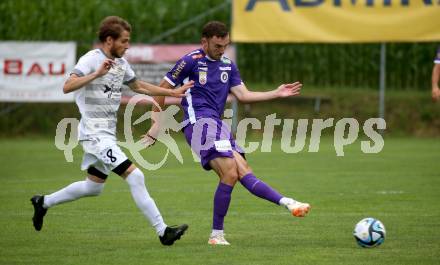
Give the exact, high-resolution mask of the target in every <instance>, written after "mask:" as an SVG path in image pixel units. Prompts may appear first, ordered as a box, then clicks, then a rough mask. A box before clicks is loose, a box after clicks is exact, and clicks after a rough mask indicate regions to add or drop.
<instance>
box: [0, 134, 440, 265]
mask: <svg viewBox="0 0 440 265" xmlns="http://www.w3.org/2000/svg"><path fill="white" fill-rule="evenodd" d="M332 144H333V141H332V139H331V138H326V139H323V140H322V141H321V149H320V151H319V152H318V153H307V152H306V151H302V152H300V153H298V154H285V153H283V152H282V151H281V150H280V148H279V142H278V143H275V144H274V148H273V152H272V153H260V152H257V153H253V154H249V155H248V160H249V163H250V164H251V165H252V167H253V169H254V172H255V173H256V175H257V176H258V177H260V178H261V179H263V180H264V181H266V182H267V183H269V184H271V185H272V186H273V187H275V188H277V189H278V190H279V191H280V192H281V193H283V194H286V195H290V196H293V197H295V198H297V199H298V200H301V201H307V202H310V203H311V204H312V211H311V213H310V214H309V216H307V217H306V218H302V219H299V218H293V217H292V216H290V214H289V213H288V212H287V211H286V210H285V209H283V208H281V207H279V206H275V205H273V204H271V203H268V202H266V201H263V200H261V199H259V198H256V197H254V196H252V195H250V194H249V193H248V192H247V191H246V190H245V189H244V188H243V187H242V186H241V185H239V184H238V185H237V186H236V188H235V190H234V192H233V197H232V198H233V199H232V203H231V206H230V210H229V214H228V216H227V218H226V223H225V228H226V233H227V239H228V240H229V241H230V243H231V244H232V245H231V246H229V247H212V246H209V245H207V239H208V235H209V233H210V225H211V214H212V198H213V194H214V190H215V187H216V184H217V178H216V176H215V175H214V174H213V173H212V172H209V173H207V172H205V171H203V170H202V169H201V167H200V166H199V165H198V164H197V163H196V162H194V161H193V160H192V156H191V154H190V152H189V148H188V147H187V146H186V145H185V144H184V143H183V142H182V141H180V142H179V145H180V146H181V151H182V152H183V154H184V164H183V165H181V164H180V163H179V162H178V161H177V160H176V159H174V158H173V157H171V158H170V159H169V161H168V162H167V164H166V166H165V167H164V168H162V169H160V170H158V171H151V172H148V171H147V170H143V171H144V173H145V175H146V179H147V180H146V182H147V185H148V188H149V191H150V194H151V195H152V196H153V198H154V199H155V200H156V203H157V204H158V206H159V208H160V210H161V212H162V215H163V216H164V218H165V221H166V222H167V223H168V224H179V223H182V222H185V223H188V224H189V225H190V229H189V230H188V232H187V234H186V235H185V236H184V237H183V238H182V240H180V241H178V242H177V243H176V244H175V245H174V246H172V247H164V246H162V245H161V244H160V243H159V241H158V238H157V237H156V235H155V233H154V231H153V229H152V228H151V227H150V226H149V224H148V222H147V221H146V220H145V219H144V217H143V216H142V215H141V213H140V212H139V211H138V209H137V208H136V206H135V204H134V202H133V201H132V199H131V196H130V193H129V190H128V187H127V185H126V184H125V183H124V182H123V181H121V179H120V178H119V177H118V176H116V175H111V176H110V177H109V180H108V181H107V184H106V187H105V189H104V192H103V194H102V195H101V196H100V197H97V198H86V199H81V200H79V201H76V202H72V203H68V204H64V205H59V206H56V207H55V208H52V209H50V210H49V211H48V214H47V216H46V218H45V223H44V227H43V230H42V231H41V232H36V231H34V229H33V227H32V223H31V217H32V214H33V208H32V206H31V204H30V201H29V199H30V197H31V196H32V195H33V194H35V193H44V194H47V193H50V192H53V191H55V190H57V189H59V188H61V187H63V186H65V185H67V184H69V183H71V182H73V181H77V180H81V179H83V177H84V174H83V173H82V172H81V171H80V170H79V164H80V160H81V155H82V151H81V150H80V148H79V147H77V148H76V149H75V152H74V153H75V155H74V159H75V160H74V163H67V162H65V160H64V156H63V153H62V152H61V151H59V150H57V149H56V148H55V146H54V143H53V140H52V139H13V140H11V139H2V140H0V146H1V148H0V157H1V162H0V169H1V174H0V176H1V177H0V181H1V182H0V183H1V189H0V202H1V203H0V213H1V214H0V237H1V241H0V264H5V265H12V264H76V265H78V264H81V265H85V264H94V265H95V264H118V265H119V264H399V265H401V264H439V263H440V258H439V253H440V174H439V172H440V171H439V169H440V166H439V159H440V153H439V150H440V141H439V139H412V138H398V139H385V147H384V150H383V151H382V152H381V153H380V154H363V153H362V152H361V150H360V142H359V141H356V142H355V143H354V144H353V145H351V146H349V148H347V149H346V150H345V156H344V157H336V155H335V151H334V148H333V146H332ZM163 151H164V150H163V148H162V147H161V146H160V145H157V146H154V148H152V149H150V150H145V151H143V154H144V155H145V157H146V158H148V159H150V160H159V159H161V157H162V156H163ZM369 216H372V217H376V218H378V219H380V220H381V221H382V222H383V223H384V224H385V226H386V229H387V238H386V240H385V243H384V244H383V245H382V246H380V247H378V248H374V249H362V248H360V247H358V246H357V245H356V243H355V241H354V239H353V237H352V230H353V228H354V225H355V224H356V222H357V221H359V220H360V219H362V218H364V217H369Z"/></svg>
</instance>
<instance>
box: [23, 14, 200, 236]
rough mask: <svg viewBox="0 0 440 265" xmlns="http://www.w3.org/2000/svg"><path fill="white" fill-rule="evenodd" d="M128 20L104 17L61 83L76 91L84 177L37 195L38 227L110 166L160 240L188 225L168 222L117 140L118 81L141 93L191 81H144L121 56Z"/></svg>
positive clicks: (100, 183) (92, 191) (97, 184)
mask: <svg viewBox="0 0 440 265" xmlns="http://www.w3.org/2000/svg"><path fill="white" fill-rule="evenodd" d="M130 32H131V26H130V24H129V23H128V22H127V21H125V20H123V19H122V18H120V17H116V16H110V17H106V18H105V19H104V20H103V21H102V22H101V25H100V28H99V32H98V37H99V40H100V41H101V43H102V47H101V48H100V49H95V50H91V51H89V52H88V53H86V54H85V55H84V56H82V57H81V58H80V59H79V61H78V63H77V64H76V66H75V68H74V70H73V71H72V73H71V75H70V77H69V78H68V79H67V81H66V83H65V84H64V87H63V91H64V93H70V92H73V91H76V104H77V105H78V108H79V110H80V112H81V121H80V123H79V128H78V130H79V141H80V143H81V145H82V147H83V149H84V157H83V162H82V165H81V169H82V170H87V173H88V175H87V178H86V179H85V180H83V181H78V182H74V183H72V184H70V185H68V186H67V187H65V188H63V189H61V190H59V191H56V192H54V193H52V194H49V195H44V196H42V195H35V196H33V197H32V199H31V202H32V204H33V206H34V216H33V218H32V221H33V225H34V227H35V229H36V230H37V231H40V230H41V228H42V225H43V217H44V216H45V214H46V212H47V209H49V208H51V207H53V206H55V205H58V204H61V203H65V202H69V201H74V200H77V199H79V198H82V197H87V196H97V195H99V194H100V193H101V192H102V190H103V188H104V183H105V180H106V178H107V175H108V174H109V173H110V171H113V172H115V173H116V174H118V175H120V176H121V177H122V178H123V179H125V181H126V182H127V184H128V186H129V187H130V192H131V195H132V197H133V199H134V201H135V203H136V205H137V207H138V208H139V209H140V211H141V212H142V213H143V215H144V216H145V217H146V218H147V219H148V220H149V221H150V223H151V225H152V226H153V227H154V228H155V230H156V232H157V234H158V236H159V239H160V242H161V243H162V244H163V245H172V244H173V243H174V241H176V240H178V239H180V237H181V236H182V235H183V234H184V232H185V230H186V229H187V228H188V226H187V225H186V224H183V225H180V226H176V227H169V226H167V225H166V224H165V222H164V221H163V218H162V216H161V214H160V212H159V209H158V208H157V206H156V204H155V202H154V200H153V199H152V198H151V197H150V195H149V194H148V191H147V189H146V187H145V183H144V174H143V173H142V172H141V171H140V170H139V169H138V168H137V167H136V166H135V165H134V164H133V163H132V162H131V161H130V160H129V159H128V158H127V156H126V155H125V154H124V152H123V151H122V150H121V149H120V148H119V147H118V146H117V144H116V117H117V116H116V115H117V111H118V108H119V105H120V102H121V87H122V84H126V85H128V86H129V87H130V88H131V89H132V90H133V91H135V92H137V93H141V94H147V95H153V96H159V95H162V96H163V95H166V96H174V97H183V96H184V93H185V91H186V90H187V89H188V88H190V87H192V83H189V84H187V85H184V86H182V87H180V88H178V89H175V90H169V89H165V88H161V87H158V86H154V85H152V84H149V83H146V82H142V81H139V80H137V79H136V76H135V74H134V72H133V70H132V69H131V67H130V65H129V64H128V62H127V61H126V60H125V59H124V58H122V56H123V55H124V53H125V51H126V50H127V49H128V48H129V41H130Z"/></svg>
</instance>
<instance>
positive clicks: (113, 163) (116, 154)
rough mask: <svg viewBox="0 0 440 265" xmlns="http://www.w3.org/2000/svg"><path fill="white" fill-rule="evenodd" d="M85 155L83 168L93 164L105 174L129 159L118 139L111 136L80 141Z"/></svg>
mask: <svg viewBox="0 0 440 265" xmlns="http://www.w3.org/2000/svg"><path fill="white" fill-rule="evenodd" d="M80 143H81V145H82V147H83V150H84V156H83V161H82V164H81V170H87V169H88V168H89V167H91V166H93V167H95V168H96V169H97V170H99V171H101V172H102V173H104V174H105V175H108V174H109V173H110V171H112V170H113V169H115V168H116V167H117V166H119V165H120V164H121V163H122V162H124V161H125V160H127V159H128V158H127V156H126V155H125V154H124V152H122V150H121V148H119V146H118V145H117V144H116V141H115V140H113V139H111V138H91V139H89V140H81V141H80Z"/></svg>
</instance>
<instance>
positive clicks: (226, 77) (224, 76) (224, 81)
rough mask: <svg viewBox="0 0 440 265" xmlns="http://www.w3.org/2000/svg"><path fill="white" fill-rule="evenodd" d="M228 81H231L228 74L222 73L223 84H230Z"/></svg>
mask: <svg viewBox="0 0 440 265" xmlns="http://www.w3.org/2000/svg"><path fill="white" fill-rule="evenodd" d="M228 79H229V76H228V72H222V73H221V74H220V80H221V81H222V82H223V83H226V82H228Z"/></svg>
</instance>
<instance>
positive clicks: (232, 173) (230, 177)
mask: <svg viewBox="0 0 440 265" xmlns="http://www.w3.org/2000/svg"><path fill="white" fill-rule="evenodd" d="M225 173H226V174H225V175H224V177H223V183H226V184H229V185H232V186H233V185H235V183H236V182H237V181H238V172H237V168H236V167H231V168H230V169H229V170H228V171H227V172H225Z"/></svg>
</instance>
